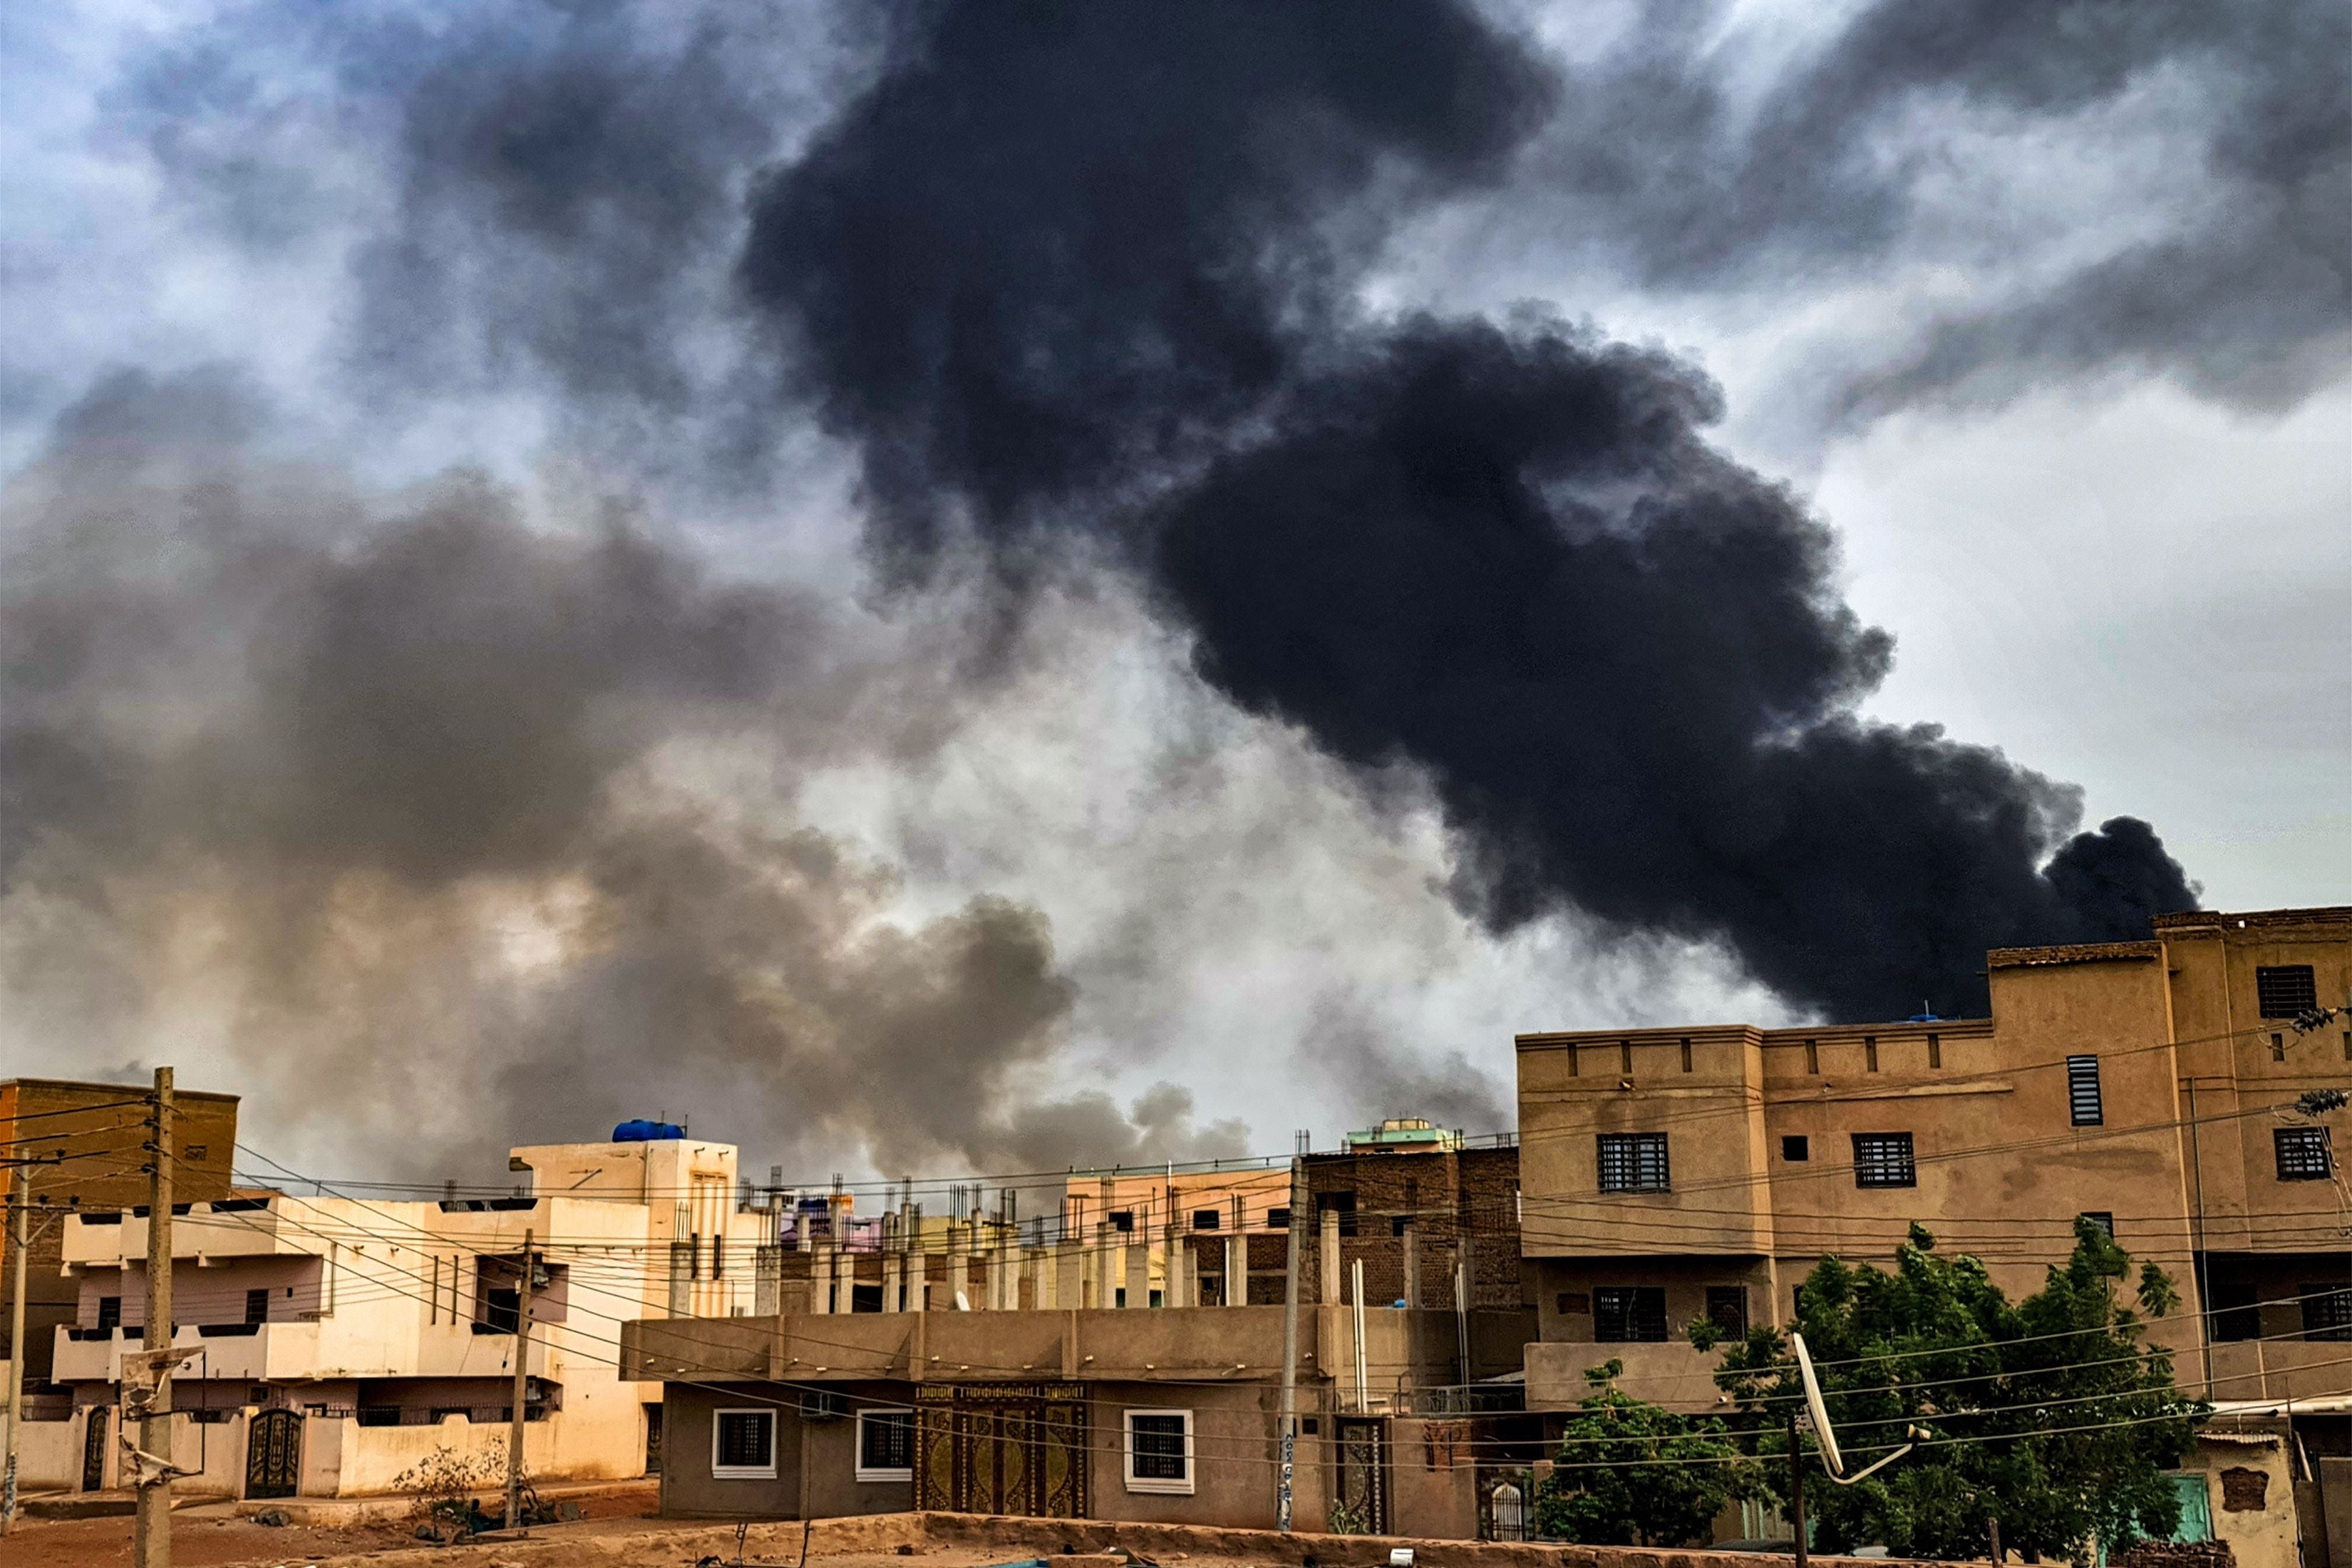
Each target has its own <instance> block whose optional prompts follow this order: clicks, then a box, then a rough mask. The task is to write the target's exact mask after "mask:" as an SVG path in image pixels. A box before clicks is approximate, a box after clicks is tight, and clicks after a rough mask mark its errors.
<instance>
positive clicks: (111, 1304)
mask: <svg viewBox="0 0 2352 1568" xmlns="http://www.w3.org/2000/svg"><path fill="white" fill-rule="evenodd" d="M121 1326H122V1298H121V1297H120V1296H100V1298H99V1299H98V1331H99V1332H100V1333H101V1334H110V1333H112V1332H113V1331H115V1330H116V1329H118V1328H120V1327H121Z"/></svg>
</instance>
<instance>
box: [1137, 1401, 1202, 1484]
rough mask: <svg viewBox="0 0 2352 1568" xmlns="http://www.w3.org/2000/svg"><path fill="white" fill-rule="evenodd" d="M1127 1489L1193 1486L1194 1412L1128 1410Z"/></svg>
mask: <svg viewBox="0 0 2352 1568" xmlns="http://www.w3.org/2000/svg"><path fill="white" fill-rule="evenodd" d="M1127 1488H1128V1490H1129V1491H1151V1492H1189V1491H1191V1490H1192V1412H1191V1411H1189V1410H1130V1411H1129V1412H1128V1413H1127Z"/></svg>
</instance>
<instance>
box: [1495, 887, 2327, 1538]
mask: <svg viewBox="0 0 2352 1568" xmlns="http://www.w3.org/2000/svg"><path fill="white" fill-rule="evenodd" d="M1987 970H1988V973H1989V978H1990V987H1991V1004H1992V1005H1991V1015H1990V1016H1989V1017H1984V1018H1969V1019H1955V1018H1936V1017H1930V1016H1919V1017H1915V1018H1911V1019H1906V1020H1902V1021H1897V1022H1887V1023H1855V1024H1839V1025H1824V1026H1806V1027H1801V1028H1780V1029H1765V1028H1759V1027H1756V1026H1751V1025H1730V1026H1702V1027H1682V1028H1668V1029H1640V1030H1586V1031H1578V1032H1572V1033H1553V1034H1528V1035H1522V1036H1520V1037H1518V1040H1517V1057H1518V1080H1519V1081H1518V1094H1519V1120H1520V1139H1521V1148H1520V1170H1521V1179H1522V1184H1523V1187H1524V1204H1525V1211H1524V1214H1523V1217H1522V1225H1521V1237H1522V1246H1523V1249H1524V1251H1525V1255H1526V1259H1527V1266H1528V1270H1529V1274H1530V1280H1529V1285H1530V1288H1531V1292H1532V1294H1533V1296H1534V1299H1535V1300H1536V1302H1537V1305H1538V1322H1539V1325H1540V1330H1541V1334H1540V1342H1538V1343H1536V1344H1531V1345H1529V1346H1528V1352H1527V1363H1526V1364H1527V1386H1528V1404H1529V1406H1530V1407H1531V1408H1533V1409H1537V1410H1553V1411H1557V1410H1564V1409H1567V1408H1569V1407H1570V1406H1571V1405H1573V1404H1574V1403H1575V1401H1576V1400H1577V1398H1578V1397H1579V1396H1580V1394H1582V1392H1583V1378H1582V1373H1583V1372H1584V1369H1585V1368H1587V1367H1589V1366H1591V1365H1593V1364H1595V1363H1598V1362H1601V1361H1602V1360H1604V1359H1607V1358H1609V1357H1612V1356H1614V1357H1617V1358H1619V1359H1621V1360H1622V1362H1623V1363H1625V1368H1626V1373H1625V1377H1624V1379H1623V1382H1622V1386H1623V1387H1625V1389H1626V1390H1627V1391H1628V1392H1629V1393H1633V1394H1638V1395H1640V1396H1643V1397H1645V1398H1652V1399H1656V1400H1660V1401H1662V1402H1664V1403H1666V1404H1668V1405H1675V1406H1678V1407H1681V1408H1685V1409H1693V1410H1696V1409H1703V1408H1706V1407H1708V1406H1710V1405H1713V1404H1714V1402H1715V1399H1716V1396H1717V1389H1716V1387H1715V1384H1714V1381H1713V1377H1712V1375H1711V1374H1712V1371H1713V1368H1714V1365H1715V1363H1716V1360H1717V1357H1716V1356H1715V1355H1714V1354H1713V1353H1706V1354H1702V1353H1701V1352H1698V1351H1696V1350H1695V1349H1693V1348H1692V1347H1691V1346H1690V1345H1689V1344H1688V1343H1687V1342H1685V1340H1684V1337H1683V1332H1682V1330H1683V1327H1684V1325H1685V1324H1687V1323H1689V1322H1691V1321H1695V1320H1699V1319H1714V1320H1716V1321H1720V1322H1723V1323H1725V1324H1726V1325H1727V1326H1730V1327H1734V1328H1739V1327H1744V1326H1745V1325H1746V1324H1748V1323H1749V1322H1751V1321H1760V1322H1766V1323H1770V1324H1773V1325H1776V1326H1777V1325H1780V1324H1781V1323H1783V1322H1785V1321H1787V1320H1788V1318H1789V1316H1790V1312H1791V1310H1792V1307H1793V1302H1792V1292H1793V1290H1794V1289H1795V1287H1796V1286H1797V1284H1798V1283H1799V1282H1800V1281H1801V1279H1803V1278H1804V1276H1805V1274H1806V1273H1807V1272H1808V1271H1809V1270H1810V1269H1811V1268H1812V1266H1813V1265H1814V1263H1815V1262H1817V1261H1818V1260H1819V1259H1820V1258H1822V1257H1823V1256H1825V1255H1828V1254H1835V1255H1837V1256H1839V1257H1841V1258H1845V1259H1847V1260H1848V1261H1880V1262H1884V1261H1885V1260H1888V1259H1890V1258H1892V1256H1893V1254H1894V1251H1895V1246H1896V1244H1897V1243H1898V1242H1899V1241H1901V1240H1902V1238H1903V1237H1904V1235H1905V1232H1906V1227H1907V1226H1909V1224H1910V1223H1911V1222H1912V1221H1914V1220H1918V1221H1921V1222H1923V1223H1925V1224H1926V1225H1927V1226H1929V1228H1931V1229H1932V1230H1934V1231H1935V1233H1936V1234H1937V1238H1938V1241H1939V1243H1940V1244H1941V1245H1942V1247H1945V1248H1946V1249H1948V1250H1952V1251H1964V1252H1969V1253H1972V1254H1975V1255H1976V1256H1978V1257H1979V1258H1983V1259H1984V1260H1985V1261H1986V1262H1987V1263H1988V1264H1989V1265H1990V1268H1991V1270H1992V1273H1993V1276H1994V1278H1995V1279H1996V1280H1997V1281H1998V1282H1999V1283H2000V1285H2001V1286H2002V1287H2003V1288H2004V1289H2007V1290H2009V1291H2011V1293H2012V1294H2023V1293H2028V1292H2031V1291H2032V1290H2034V1289H2038V1288H2039V1287H2040V1285H2041V1281H2042V1271H2043V1269H2044V1268H2046V1267H2047V1266H2049V1265H2050V1264H2053V1263H2055V1262H2058V1261H2060V1260H2062V1259H2063V1258H2064V1257H2065V1256H2066V1255H2067V1254H2068V1253H2069V1252H2070V1251H2071V1249H2072V1247H2073V1236H2074V1224H2075V1220H2076V1217H2077V1216H2078V1215H2091V1216H2093V1217H2094V1219H2095V1222H2096V1223H2099V1224H2101V1225H2104V1226H2107V1227H2108V1228H2109V1229H2110V1230H2111V1232H2112V1234H2113V1235H2114V1236H2115V1237H2116V1240H2117V1241H2118V1242H2119V1243H2121V1244H2122V1245H2123V1246H2124V1247H2126V1248H2127V1249H2128V1250H2129V1251H2130V1252H2131V1253H2132V1255H2133V1256H2134V1257H2135V1258H2142V1259H2152V1260H2154V1261H2156V1262H2157V1263H2158V1264H2160V1265H2162V1266H2163V1267H2164V1268H2166V1269H2168V1271H2170V1273H2171V1274H2172V1275H2173V1277H2174V1279H2176V1281H2177V1282H2178V1284H2179V1288H2180V1290H2181V1294H2182V1296H2183V1297H2184V1298H2185V1306H2184V1310H2182V1311H2180V1312H2179V1313H2176V1314H2174V1315H2173V1316H2172V1317H2170V1318H2168V1319H2167V1320H2164V1321H2160V1322H2159V1323H2158V1325H2157V1326H2156V1329H2155V1335H2156V1337H2157V1338H2158V1339H2159V1340H2160V1341H2162V1342H2165V1343H2167V1344H2169V1345H2170V1346H2171V1347H2172V1348H2173V1349H2174V1351H2175V1352H2176V1358H2175V1364H2176V1368H2177V1374H2178V1376H2179V1379H2180V1381H2181V1382H2182V1384H2184V1385H2185V1386H2187V1387H2189V1388H2192V1389H2194V1390H2196V1391H2197V1392H2200V1393H2202V1394H2206V1395H2207V1396H2208V1397H2210V1398H2211V1399H2213V1400H2215V1401H2216V1402H2217V1403H2221V1404H2223V1405H2228V1404H2231V1403H2233V1402H2234V1403H2238V1404H2242V1405H2257V1406H2259V1405H2264V1404H2265V1402H2276V1403H2277V1405H2278V1407H2279V1412H2280V1414H2279V1415H2278V1417H2277V1424H2278V1431H2279V1433H2280V1434H2281V1441H2282V1442H2283V1444H2284V1447H2283V1448H2282V1453H2283V1454H2284V1460H2283V1461H2282V1462H2283V1463H2284V1461H2286V1460H2291V1461H2292V1462H2293V1466H2294V1468H2295V1479H2294V1484H2293V1485H2292V1486H2289V1487H2283V1488H2274V1489H2271V1490H2270V1492H2269V1494H2268V1495H2269V1497H2270V1499H2271V1502H2270V1504H2269V1505H2268V1506H2270V1507H2272V1508H2273V1510H2275V1509H2276V1508H2277V1507H2278V1506H2279V1500H2280V1496H2281V1493H2282V1492H2283V1491H2286V1492H2293V1493H2294V1494H2295V1495H2294V1498H2291V1499H2289V1500H2288V1505H2287V1506H2288V1507H2289V1509H2290V1510H2291V1512H2290V1515H2289V1517H2290V1518H2292V1510H2293V1505H2294V1501H2295V1500H2302V1501H2303V1502H2304V1504H2305V1506H2304V1507H2303V1508H2302V1510H2301V1514H2302V1520H2303V1522H2302V1534H2303V1537H2304V1539H2305V1542H2311V1541H2314V1540H2317V1539H2324V1531H2325V1525H2324V1521H2323V1520H2322V1515H2323V1513H2324V1510H2323V1509H2322V1508H2321V1507H2320V1505H2319V1502H2318V1495H2319V1491H2320V1488H2321V1480H2322V1477H2323V1473H2327V1474H2334V1475H2336V1476H2337V1477H2338V1478H2339V1480H2338V1484H2345V1483H2347V1482H2352V1475H2346V1474H2345V1472H2344V1471H2342V1470H2337V1469H2335V1468H2333V1466H2334V1464H2335V1463H2336V1462H2338V1461H2341V1462H2344V1463H2347V1464H2352V1397H2347V1395H2352V1345H2347V1343H2346V1342H2347V1340H2352V1199H2347V1188H2346V1184H2345V1181H2344V1174H2343V1171H2342V1168H2341V1166H2340V1164H2339V1163H2338V1162H2337V1155H2336V1152H2335V1148H2336V1145H2337V1144H2338V1143H2340V1142H2341V1141H2342V1137H2343V1131H2344V1128H2345V1124H2346V1121H2347V1113H2346V1112H2345V1111H2343V1110H2326V1111H2321V1112H2317V1113H2312V1112H2307V1111H2305V1110H2300V1109H2298V1108H2297V1101H2298V1100H2299V1099H2300V1098H2301V1097H2303V1096H2305V1094H2306V1093H2307V1092H2309V1091H2313V1090H2329V1089H2336V1090H2340V1089H2343V1088H2344V1087H2345V1086H2346V1085H2347V1083H2352V1020H2347V1016H2346V1015H2345V1014H2343V1013H2342V1012H2337V1013H2336V1014H2334V1015H2333V1016H2326V1015H2324V1014H2323V1012H2322V1009H2325V1008H2327V1007H2336V1008H2341V1007H2342V1006H2343V1005H2344V1004H2345V1003H2346V1001H2347V996H2352V910H2343V909H2322V910H2273V911H2268V912H2263V913H2248V914H2216V913H2210V912H2196V913H2189V914H2179V915H2168V916H2163V917H2160V918H2158V920H2157V921H2156V922H2155V925H2154V930H2153V932H2152V935H2151V937H2150V939H2149V940H2147V941H2145V942H2108V943H2099V944H2095V945H2087V946H2071V947H2049V948H2026V949H2008V950H2000V951H1995V952H1991V953H1990V954H1989V955H1988V957H1987ZM2290 1401H2291V1402H2292V1413H2289V1411H2288V1404H2287V1402H2290ZM2250 1419H2252V1417H2245V1418H2235V1417H2233V1419H2232V1421H2231V1423H2227V1424H2225V1425H2228V1426H2232V1427H2240V1426H2244V1425H2245V1423H2246V1421H2247V1420H2250ZM2256 1425H2259V1423H2256ZM2259 1437H2260V1433H2259V1432H2255V1433H2252V1434H2250V1435H2249V1436H2247V1438H2246V1440H2245V1441H2235V1440H2232V1441H2223V1440H2221V1439H2220V1438H2217V1439H2216V1441H2215V1442H2213V1443H2211V1444H2208V1445H2206V1446H2205V1447H2206V1450H2208V1451H2204V1452H2200V1458H2199V1461H2198V1473H2197V1475H2195V1476H2191V1477H2189V1478H2184V1486H2185V1487H2187V1488H2189V1489H2207V1480H2208V1479H2210V1491H2211V1497H2212V1505H2211V1512H2212V1514H2213V1515H2214V1516H2215V1517H2216V1518H2220V1517H2221V1516H2223V1515H2225V1514H2227V1513H2230V1512H2231V1511H2244V1510H2242V1509H2239V1510H2233V1509H2232V1507H2231V1503H2230V1502H2228V1501H2227V1500H2225V1499H2224V1498H2223V1496H2222V1489H2221V1482H2220V1480H2219V1479H2218V1478H2219V1477H2220V1476H2221V1474H2222V1473H2223V1472H2224V1471H2226V1470H2230V1469H2233V1468H2234V1469H2243V1468H2245V1464H2244V1455H2245V1454H2246V1453H2247V1452H2251V1451H2252V1447H2259V1443H2258V1442H2257V1441H2255V1440H2256V1439H2258V1438H2259ZM2250 1445H2252V1447H2250ZM2306 1461H2307V1462H2306ZM2208 1472H2210V1477H2209V1476H2208V1475H2207V1473H2208ZM2240 1490H2241V1491H2242V1492H2243V1493H2244V1494H2245V1495H2247V1496H2251V1495H2252V1483H2251V1482H2248V1483H2244V1484H2243V1485H2242V1487H2241V1489H2240ZM2200 1495H2201V1491H2200ZM2232 1495H2237V1494H2232ZM2218 1528H2219V1527H2218V1526H2217V1530H2218ZM2347 1547H2352V1543H2347ZM2318 1560H2320V1561H2325V1560H2326V1559H2325V1558H2324V1557H2322V1558H2320V1559H2318ZM2242 1561H2244V1559H2243V1558H2242Z"/></svg>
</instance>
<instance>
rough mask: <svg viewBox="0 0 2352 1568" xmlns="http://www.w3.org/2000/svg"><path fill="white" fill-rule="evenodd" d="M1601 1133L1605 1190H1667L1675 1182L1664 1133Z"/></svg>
mask: <svg viewBox="0 0 2352 1568" xmlns="http://www.w3.org/2000/svg"><path fill="white" fill-rule="evenodd" d="M1600 1136H1601V1152H1600V1166H1601V1191H1602V1192H1604V1193H1663V1192H1664V1191H1666V1190H1667V1189H1668V1187H1669V1186H1671V1185H1672V1181H1671V1176H1670V1173H1669V1172H1668V1170H1667V1168H1666V1135H1665V1134H1664V1133H1663V1132H1603V1133H1601V1135H1600Z"/></svg>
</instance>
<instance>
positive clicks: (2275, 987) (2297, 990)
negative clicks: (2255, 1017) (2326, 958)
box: [2241, 963, 2319, 1018]
mask: <svg viewBox="0 0 2352 1568" xmlns="http://www.w3.org/2000/svg"><path fill="white" fill-rule="evenodd" d="M2241 994H2242V993H2241ZM2254 1000H2255V1001H2257V1002H2259V1003H2261V1004H2262V1014H2263V1017H2265V1018H2293V1017H2296V1016H2300V1015H2302V1014H2305V1013H2313V1012H2316V1011H2318V1009H2319V987H2318V985H2317V984H2316V983H2315V977H2314V975H2313V974H2312V972H2311V965H2309V964H2308V963H2285V964H2278V965H2270V964H2265V965H2263V966H2262V967H2260V968H2257V969H2256V970H2255V971H2254Z"/></svg>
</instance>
